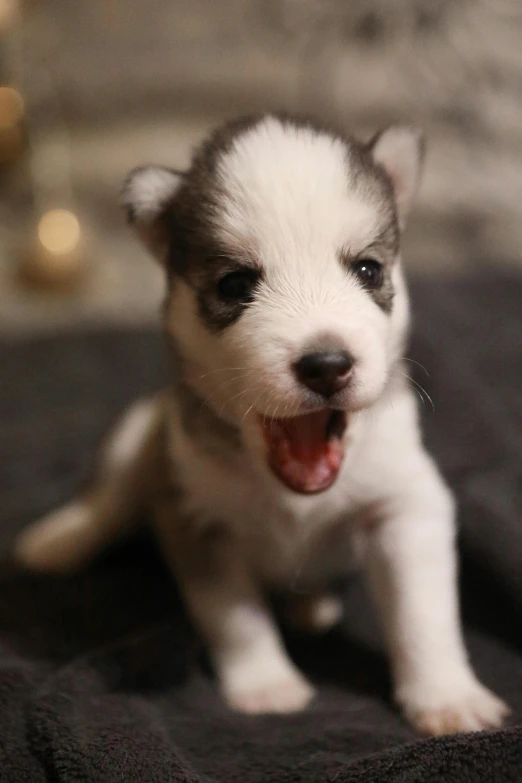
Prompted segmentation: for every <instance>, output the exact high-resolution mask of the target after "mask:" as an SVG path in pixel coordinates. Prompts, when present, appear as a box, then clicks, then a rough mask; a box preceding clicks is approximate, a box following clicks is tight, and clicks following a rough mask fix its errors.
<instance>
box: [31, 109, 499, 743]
mask: <svg viewBox="0 0 522 783" xmlns="http://www.w3.org/2000/svg"><path fill="white" fill-rule="evenodd" d="M421 158H422V141H421V137H420V134H419V133H418V132H417V131H416V130H413V129H410V128H406V127H391V128H389V129H388V130H385V131H384V132H382V133H381V134H379V135H378V136H377V137H376V138H375V139H374V140H373V141H371V142H370V143H369V144H361V143H359V142H357V141H355V140H354V139H351V138H343V137H341V136H339V135H336V134H334V133H331V132H329V131H327V130H323V129H321V128H318V127H316V126H315V125H313V124H309V123H308V122H301V121H299V120H295V119H291V118H281V117H277V116H265V117H261V118H257V119H252V120H245V121H240V122H236V123H232V124H229V125H227V126H226V127H224V128H222V129H220V130H218V131H217V132H216V133H214V135H212V136H211V137H210V139H209V140H208V141H206V142H205V143H204V144H203V145H202V146H201V148H200V149H199V150H198V151H197V152H196V154H195V155H194V158H193V162H192V165H191V167H190V169H189V170H188V171H187V172H185V173H178V172H175V171H172V170H170V169H167V168H161V167H148V168H141V169H137V170H136V171H134V172H132V173H131V175H130V176H129V178H128V181H127V183H126V185H125V188H124V193H123V200H124V204H125V206H126V208H127V210H128V214H129V218H130V221H131V222H132V224H133V225H134V227H135V228H136V230H137V232H138V234H139V235H140V237H141V239H142V240H143V242H144V243H145V244H146V246H147V247H148V248H149V249H150V251H151V252H152V253H153V255H154V256H156V258H158V259H159V260H160V262H161V263H162V264H163V265H164V268H165V271H166V276H167V281H168V296H167V300H166V306H165V311H164V318H165V327H166V331H167V334H168V337H169V340H170V343H171V345H172V347H173V355H174V357H175V362H176V365H177V381H176V382H175V384H174V385H173V387H172V388H171V389H169V390H168V391H167V392H166V393H165V394H164V395H162V396H161V397H159V398H157V399H155V400H153V401H147V402H141V403H139V404H138V405H137V406H136V407H134V408H133V409H132V410H131V411H130V412H129V413H128V414H127V415H126V417H125V418H124V421H123V422H122V424H121V425H120V427H119V428H118V430H117V431H116V432H115V434H114V436H113V437H112V440H111V441H110V443H109V444H108V447H107V449H106V453H105V455H104V462H103V465H102V469H101V470H100V474H99V479H98V482H97V483H96V484H95V486H94V487H93V489H92V492H91V493H90V494H89V496H86V497H83V498H81V499H79V500H77V501H74V502H73V503H71V504H69V505H68V506H66V507H65V508H64V509H62V510H60V511H58V512H56V513H53V514H51V515H50V516H49V517H47V518H45V519H44V520H42V521H40V522H39V523H37V524H36V525H35V526H34V527H32V528H30V529H29V530H28V531H27V532H25V533H24V534H23V535H22V536H21V538H20V539H19V541H18V546H17V553H18V556H19V558H20V560H21V561H23V562H24V563H25V564H27V565H29V566H31V567H34V568H40V569H48V570H52V569H54V570H59V569H67V568H71V567H73V566H76V565H79V564H80V563H81V562H83V561H85V560H86V559H87V558H88V557H89V556H91V555H93V554H94V553H95V552H96V551H97V550H98V549H99V548H100V547H101V546H102V545H103V544H105V543H106V542H108V541H110V540H111V539H113V538H115V537H116V536H117V535H119V534H120V532H121V531H122V530H124V529H125V526H126V525H128V523H129V521H130V519H131V518H132V517H133V512H135V510H136V508H137V507H144V506H149V507H150V509H151V516H152V518H153V519H154V524H155V527H156V529H157V533H158V536H159V540H160V542H161V545H162V548H163V550H164V553H165V557H166V559H167V560H168V562H169V563H170V565H171V566H172V570H173V572H174V574H175V576H176V578H177V580H178V581H179V584H180V586H181V589H182V591H183V594H184V596H185V598H186V602H187V605H188V607H189V610H190V612H191V614H192V617H193V619H194V621H195V622H196V624H197V626H198V628H199V629H200V631H201V633H202V635H203V637H204V638H205V640H206V642H207V644H208V648H209V651H210V654H211V657H212V661H213V665H214V667H215V670H216V672H217V676H218V678H219V683H220V686H221V688H222V691H223V693H224V696H225V698H226V699H227V701H228V702H229V704H230V705H232V706H233V707H234V708H237V709H239V710H244V711H247V712H272V711H274V712H289V711H292V710H299V709H301V708H302V707H304V706H305V705H306V704H307V702H308V701H309V700H310V699H311V697H312V696H313V689H312V687H311V685H310V684H309V683H308V682H306V680H305V679H304V677H303V676H302V675H301V673H300V672H299V671H297V670H296V668H295V666H294V665H293V664H292V662H291V661H290V659H289V657H288V655H287V653H286V651H285V649H284V646H283V644H282V641H281V637H280V634H279V631H278V628H277V627H276V624H275V622H274V619H273V618H272V616H271V614H270V611H269V610H268V608H267V604H266V603H265V601H264V593H265V592H266V591H269V590H271V589H276V590H283V591H284V590H287V591H288V593H289V594H291V593H292V588H295V587H296V584H297V585H298V587H299V591H298V595H295V607H294V610H295V611H294V614H295V615H299V617H300V618H301V620H307V621H308V622H309V623H310V624H311V625H315V626H316V627H320V626H323V627H325V626H327V625H328V624H330V623H332V622H334V621H335V620H336V619H337V618H338V615H339V606H338V604H337V603H336V602H335V599H334V598H333V597H332V596H331V595H330V594H329V593H328V587H329V585H330V584H331V583H332V581H333V580H335V579H336V578H338V577H340V576H342V575H343V574H345V573H346V572H347V570H348V569H350V568H351V567H352V564H353V562H354V559H357V560H358V561H359V562H360V563H361V564H362V565H363V567H364V568H365V570H366V572H367V575H368V578H369V582H370V584H371V587H372V589H373V593H374V596H375V601H376V604H377V606H378V609H379V611H380V614H381V616H382V622H383V625H384V629H385V634H386V638H387V642H388V647H389V654H390V659H391V666H392V670H393V677H394V683H395V696H396V699H397V701H398V703H399V704H400V705H401V707H402V709H403V711H404V714H405V716H406V718H407V719H408V720H409V721H410V722H411V723H412V724H413V726H415V727H416V728H417V729H418V730H420V731H421V732H424V733H426V734H441V733H446V732H454V731H466V730H477V729H483V728H485V727H491V726H498V725H499V724H500V723H501V722H502V718H503V717H504V715H505V714H506V712H507V709H506V707H505V705H504V704H503V703H502V702H501V701H499V699H497V698H496V697H495V696H494V695H493V694H491V693H490V692H489V691H488V690H486V688H484V687H483V686H482V685H481V684H480V683H479V682H478V680H477V679H476V677H475V675H474V673H473V671H472V669H471V667H470V664H469V663H468V659H467V655H466V651H465V648H464V644H463V640H462V634H461V628H460V621H459V610H458V599H457V592H456V558H455V523H454V504H453V500H452V497H451V495H450V493H449V491H448V489H447V487H446V486H445V484H444V482H443V480H442V479H441V477H440V475H439V473H438V471H437V468H436V467H435V465H434V463H433V461H432V460H431V459H430V457H429V456H428V454H427V453H426V451H425V450H424V447H423V445H422V442H421V436H420V433H419V425H418V420H417V410H416V405H415V400H414V396H413V394H412V391H411V390H410V388H409V387H408V384H407V381H406V380H405V374H404V369H403V365H402V357H403V354H404V350H405V340H406V333H407V330H408V299H407V293H406V288H405V283H404V279H403V274H402V270H401V265H400V253H399V246H400V238H401V232H402V229H403V228H404V225H405V222H406V218H407V215H408V212H409V209H410V205H411V202H412V199H413V197H414V194H415V191H416V188H417V183H418V179H419V171H420V166H421ZM303 593H306V597H304V596H303ZM347 665H349V664H348V663H347Z"/></svg>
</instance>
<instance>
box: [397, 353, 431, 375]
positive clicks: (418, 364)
mask: <svg viewBox="0 0 522 783" xmlns="http://www.w3.org/2000/svg"><path fill="white" fill-rule="evenodd" d="M402 358H403V360H404V361H405V362H411V363H412V364H416V365H417V367H420V368H421V370H423V371H424V372H425V373H426V375H427V376H428V378H429V377H430V374H429V372H428V371H427V369H426V368H425V366H424V365H423V364H421V363H420V362H418V361H416V360H415V359H408V357H407V356H403V357H402Z"/></svg>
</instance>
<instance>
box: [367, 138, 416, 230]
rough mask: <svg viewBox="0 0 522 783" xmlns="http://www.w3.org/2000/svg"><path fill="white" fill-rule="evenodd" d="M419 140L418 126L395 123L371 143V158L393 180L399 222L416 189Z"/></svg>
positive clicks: (403, 220) (403, 218)
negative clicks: (395, 124) (372, 145)
mask: <svg viewBox="0 0 522 783" xmlns="http://www.w3.org/2000/svg"><path fill="white" fill-rule="evenodd" d="M420 144H421V136H420V133H419V131H418V130H417V129H415V128H409V127H406V126H400V125H397V126H392V127H391V128H388V129H387V130H386V131H384V133H382V134H380V136H379V137H378V138H377V140H376V142H375V144H374V147H373V157H374V159H375V160H376V162H377V163H380V165H381V166H383V168H384V169H385V170H386V172H387V173H388V176H389V177H390V179H391V181H392V184H393V189H394V193H395V201H396V203H397V212H398V216H399V220H400V223H401V226H404V224H405V221H406V217H407V215H408V213H409V211H410V208H411V203H412V201H413V197H414V195H415V192H416V190H417V185H418V181H419V165H418V156H419V152H420Z"/></svg>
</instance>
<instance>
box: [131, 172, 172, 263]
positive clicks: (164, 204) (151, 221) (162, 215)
mask: <svg viewBox="0 0 522 783" xmlns="http://www.w3.org/2000/svg"><path fill="white" fill-rule="evenodd" d="M182 181H183V174H181V173H180V172H178V171H174V170H173V169H168V168H164V167H163V166H141V167H140V168H137V169H134V170H133V171H131V172H130V174H129V175H128V177H127V179H126V180H125V182H124V185H123V188H122V190H121V204H122V206H123V208H124V209H125V211H126V213H127V218H128V221H129V223H131V225H133V226H134V228H135V229H136V231H137V233H138V236H139V237H140V239H141V241H142V242H143V244H144V245H145V247H147V248H148V250H149V251H150V252H151V253H152V255H153V256H154V257H155V258H157V259H158V260H159V261H161V262H162V263H165V261H166V259H167V255H168V251H169V240H170V233H171V230H172V223H173V207H174V201H175V198H176V194H177V192H178V190H179V188H180V185H181V183H182Z"/></svg>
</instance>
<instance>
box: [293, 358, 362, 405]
mask: <svg viewBox="0 0 522 783" xmlns="http://www.w3.org/2000/svg"><path fill="white" fill-rule="evenodd" d="M353 365H354V360H353V358H352V357H351V356H350V354H349V353H348V352H347V351H326V352H319V351H318V352H316V353H307V354H306V355H305V356H302V357H301V358H300V359H299V361H297V362H296V363H295V365H294V368H295V372H296V375H297V378H298V379H299V381H301V383H303V384H304V385H305V386H307V387H308V388H309V389H311V390H312V391H314V392H317V393H318V394H322V395H323V397H331V396H332V394H335V392H338V391H340V390H341V389H344V387H345V386H346V385H347V383H348V381H349V379H350V373H351V371H352V367H353Z"/></svg>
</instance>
